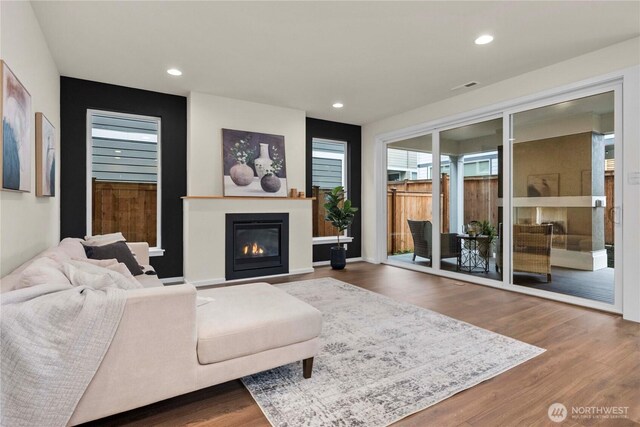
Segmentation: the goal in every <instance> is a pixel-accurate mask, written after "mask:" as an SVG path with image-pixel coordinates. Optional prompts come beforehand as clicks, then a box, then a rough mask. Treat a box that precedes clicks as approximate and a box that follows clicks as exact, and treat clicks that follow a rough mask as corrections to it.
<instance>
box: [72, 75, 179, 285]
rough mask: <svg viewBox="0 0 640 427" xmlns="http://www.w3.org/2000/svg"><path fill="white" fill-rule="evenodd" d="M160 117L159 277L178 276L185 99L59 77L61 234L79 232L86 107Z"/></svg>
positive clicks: (82, 207) (81, 227)
mask: <svg viewBox="0 0 640 427" xmlns="http://www.w3.org/2000/svg"><path fill="white" fill-rule="evenodd" d="M88 109H94V110H104V111H113V112H119V113H130V114H140V115H145V116H154V117H160V118H161V121H162V129H161V153H162V154H161V162H162V163H161V165H162V167H161V174H162V190H161V191H162V195H161V197H162V213H161V233H162V248H163V249H164V250H165V253H164V256H161V257H153V258H151V264H152V265H153V267H154V268H155V270H156V271H157V272H158V275H159V277H179V276H182V275H183V273H182V200H181V199H180V197H181V196H184V195H186V194H187V98H185V97H183V96H176V95H167V94H164V93H158V92H150V91H146V90H140V89H133V88H128V87H123V86H115V85H110V84H105V83H98V82H92V81H88V80H80V79H74V78H70V77H60V122H61V123H60V139H61V144H60V150H61V151H60V157H61V168H60V238H61V239H63V238H65V237H84V235H85V234H86V233H85V231H86V204H87V193H86V186H87V170H86V169H87V168H86V166H87V149H86V147H87V110H88Z"/></svg>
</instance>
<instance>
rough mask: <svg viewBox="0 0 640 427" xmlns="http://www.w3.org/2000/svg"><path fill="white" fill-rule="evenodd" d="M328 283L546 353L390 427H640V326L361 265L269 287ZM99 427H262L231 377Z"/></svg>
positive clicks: (471, 286) (505, 293)
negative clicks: (601, 413)
mask: <svg viewBox="0 0 640 427" xmlns="http://www.w3.org/2000/svg"><path fill="white" fill-rule="evenodd" d="M327 276H330V277H335V278H336V279H339V280H343V281H345V282H348V283H351V284H353V285H357V286H360V287H362V288H365V289H369V290H371V291H374V292H378V293H380V294H383V295H386V296H388V297H391V298H393V299H396V300H398V301H404V302H407V303H410V304H414V305H418V306H420V307H424V308H428V309H430V310H434V311H437V312H439V313H442V314H445V315H447V316H451V317H453V318H456V319H459V320H463V321H465V322H469V323H471V324H474V325H476V326H480V327H483V328H486V329H489V330H491V331H494V332H497V333H500V334H503V335H507V336H510V337H513V338H516V339H519V340H522V341H524V342H527V343H530V344H534V345H537V346H539V347H542V348H545V349H547V351H546V352H545V353H544V354H542V355H540V356H538V357H536V358H534V359H532V360H530V361H528V362H525V363H524V364H522V365H519V366H517V367H515V368H513V369H511V370H509V371H507V372H505V373H503V374H501V375H498V376H497V377H495V378H492V379H491V380H489V381H486V382H484V383H482V384H479V385H477V386H475V387H472V388H471V389H469V390H466V391H463V392H461V393H459V394H457V395H455V396H453V397H451V398H449V399H446V400H444V401H443V402H440V403H438V404H436V405H434V406H432V407H430V408H427V409H425V410H423V411H421V412H418V413H417V414H414V415H412V416H410V417H408V418H405V419H404V420H402V421H400V422H398V423H396V424H395V425H397V426H438V427H440V426H465V427H470V426H529V425H531V426H544V425H549V426H550V425H567V426H591V425H606V426H609V425H614V426H627V425H640V325H639V324H637V323H633V322H628V321H625V320H622V318H621V317H620V316H617V315H612V314H608V313H603V312H598V311H595V310H589V309H585V308H580V307H576V306H572V305H568V304H563V303H559V302H554V301H548V300H545V299H541V298H536V297H531V296H527V295H521V294H517V293H512V292H508V291H502V290H498V289H493V288H489V287H483V286H480V285H474V284H470V283H465V282H461V281H458V280H452V279H447V278H443V277H436V276H431V275H428V274H424V273H419V272H415V271H410V270H404V269H400V268H396V267H391V266H385V265H372V264H367V263H355V264H349V265H348V266H347V269H346V270H343V271H333V270H331V269H330V268H329V267H322V268H317V269H316V271H315V272H314V273H312V274H305V275H300V276H291V277H286V278H276V279H273V280H270V282H271V283H282V282H290V281H296V280H306V279H312V278H317V277H327ZM554 402H560V403H563V404H564V405H565V406H566V407H567V408H568V409H569V411H571V407H572V406H576V407H578V406H628V407H629V409H628V418H626V419H616V420H612V419H606V420H603V419H593V418H592V419H571V418H568V419H567V420H566V421H565V422H563V423H562V424H555V423H552V422H551V421H550V420H549V418H548V417H547V409H548V407H549V405H550V404H552V403H554ZM91 424H92V425H100V426H116V425H117V426H121V425H126V426H151V425H153V426H265V427H267V426H269V423H268V422H267V420H266V418H265V417H264V415H263V414H262V412H261V411H260V408H259V407H258V405H256V403H255V402H254V401H253V399H252V398H251V395H250V394H249V392H248V391H247V390H246V389H245V388H244V386H243V385H242V383H241V382H240V381H231V382H228V383H225V384H221V385H218V386H214V387H210V388H207V389H204V390H200V391H196V392H194V393H190V394H187V395H184V396H179V397H176V398H173V399H169V400H166V401H163V402H159V403H156V404H153V405H149V406H146V407H144V408H140V409H136V410H133V411H129V412H126V413H123V414H118V415H115V416H112V417H109V418H105V419H103V420H100V421H98V422H94V423H91Z"/></svg>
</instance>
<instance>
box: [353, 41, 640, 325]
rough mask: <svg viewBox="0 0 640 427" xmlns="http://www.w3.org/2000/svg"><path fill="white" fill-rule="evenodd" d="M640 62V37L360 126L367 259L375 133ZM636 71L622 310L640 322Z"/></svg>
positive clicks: (629, 83) (631, 83) (628, 92)
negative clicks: (635, 180)
mask: <svg viewBox="0 0 640 427" xmlns="http://www.w3.org/2000/svg"><path fill="white" fill-rule="evenodd" d="M638 64H640V38H635V39H631V40H628V41H625V42H622V43H619V44H616V45H613V46H610V47H607V48H605V49H601V50H598V51H594V52H591V53H588V54H586V55H582V56H579V57H576V58H573V59H570V60H567V61H563V62H560V63H558V64H554V65H551V66H549V67H545V68H542V69H539V70H535V71H531V72H529V73H526V74H522V75H520V76H517V77H514V78H511V79H507V80H504V81H502V82H499V83H496V84H493V85H490V86H486V87H481V88H478V89H476V90H473V91H471V92H468V93H465V94H462V95H458V96H456V97H453V98H449V99H446V100H443V101H440V102H436V103H433V104H429V105H426V106H423V107H420V108H417V109H414V110H411V111H407V112H405V113H402V114H398V115H395V116H392V117H389V118H386V119H383V120H380V121H377V122H373V123H369V124H366V125H365V126H363V128H362V137H363V138H362V164H363V165H372V167H370V168H363V169H362V174H363V176H362V183H363V188H362V191H363V199H362V201H363V209H362V213H363V231H364V233H363V257H364V258H365V259H367V260H369V261H372V262H377V261H380V260H379V259H378V258H379V257H378V254H377V249H376V237H375V236H376V233H377V230H376V223H377V220H378V217H377V216H378V215H384V212H377V207H376V204H377V194H376V189H375V184H374V181H375V179H374V177H375V174H376V173H379V171H377V170H376V168H375V167H373V165H375V164H376V163H375V162H376V154H375V153H376V146H375V145H376V144H375V139H376V136H379V135H381V134H385V133H389V132H394V131H398V130H401V129H406V128H410V127H412V126H418V125H420V124H424V123H428V122H435V121H438V120H442V119H445V118H448V117H453V116H456V115H463V114H466V113H469V112H472V111H473V110H477V109H481V108H487V107H490V106H492V105H496V104H499V103H502V102H506V101H511V100H515V99H517V98H521V97H526V96H532V95H535V94H538V93H540V92H543V91H547V90H551V89H554V88H559V87H562V86H565V85H569V84H572V83H575V82H579V81H583V80H587V79H592V78H595V77H598V76H601V75H605V74H608V73H612V72H615V71H619V70H623V69H628V68H629V67H637V66H638ZM637 76H638V74H637V70H634V71H633V72H632V73H631V74H630V75H629V78H625V83H624V89H623V90H624V95H623V98H624V118H623V122H624V129H623V130H624V140H625V146H624V165H623V167H624V174H625V179H624V186H623V195H624V197H623V204H624V217H623V219H624V230H625V231H624V232H625V240H624V247H623V253H624V264H623V266H621V268H623V269H624V277H625V279H626V282H625V285H624V298H623V304H624V305H623V310H624V314H625V318H629V319H634V320H637V321H640V282H638V280H637V277H640V227H637V219H638V218H639V217H640V186H637V185H631V184H630V183H629V180H628V179H627V178H628V177H629V175H628V174H629V173H633V172H640V144H638V143H637V142H638V141H639V140H640V139H639V135H640V124H639V122H638V114H640V113H639V108H638V104H639V102H640V101H639V93H640V91H639V90H638V81H637V80H638V78H637Z"/></svg>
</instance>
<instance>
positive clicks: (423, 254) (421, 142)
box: [387, 134, 433, 267]
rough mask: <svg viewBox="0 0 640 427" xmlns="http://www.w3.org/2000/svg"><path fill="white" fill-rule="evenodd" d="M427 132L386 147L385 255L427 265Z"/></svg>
mask: <svg viewBox="0 0 640 427" xmlns="http://www.w3.org/2000/svg"><path fill="white" fill-rule="evenodd" d="M431 153H432V137H431V134H428V135H423V136H419V137H416V138H411V139H406V140H403V141H398V142H394V143H391V144H388V146H387V257H388V259H389V260H390V261H394V262H402V263H409V264H412V265H419V266H423V267H431V263H432V259H431V258H432V256H433V253H432V251H433V245H432V243H431V235H432V231H431V230H432V221H433V214H432V208H433V197H432V196H433V193H432V192H433V187H432V175H433V173H432V166H433V165H432V163H433V161H432V156H431Z"/></svg>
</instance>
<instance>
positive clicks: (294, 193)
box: [289, 188, 298, 199]
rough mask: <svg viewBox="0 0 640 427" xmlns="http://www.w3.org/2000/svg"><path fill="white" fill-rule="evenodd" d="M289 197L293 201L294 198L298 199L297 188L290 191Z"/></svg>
mask: <svg viewBox="0 0 640 427" xmlns="http://www.w3.org/2000/svg"><path fill="white" fill-rule="evenodd" d="M289 197H291V198H292V199H295V198H296V197H298V189H297V188H292V189H290V190H289Z"/></svg>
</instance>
